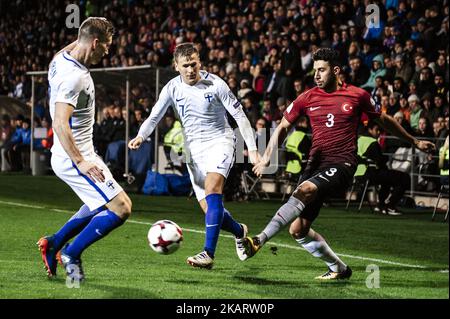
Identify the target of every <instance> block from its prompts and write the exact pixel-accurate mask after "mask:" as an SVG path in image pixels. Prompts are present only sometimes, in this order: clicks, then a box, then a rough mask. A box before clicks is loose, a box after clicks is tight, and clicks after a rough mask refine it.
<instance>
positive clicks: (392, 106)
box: [387, 92, 400, 116]
mask: <svg viewBox="0 0 450 319" xmlns="http://www.w3.org/2000/svg"><path fill="white" fill-rule="evenodd" d="M399 97H400V94H399V93H397V92H394V93H392V94H391V95H389V102H388V108H387V114H389V115H390V116H394V114H395V113H397V112H398V111H400V103H399Z"/></svg>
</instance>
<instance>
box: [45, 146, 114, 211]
mask: <svg viewBox="0 0 450 319" xmlns="http://www.w3.org/2000/svg"><path fill="white" fill-rule="evenodd" d="M86 160H88V161H90V162H94V163H95V164H97V165H98V166H99V167H100V168H101V169H102V170H103V174H104V175H105V181H104V182H103V183H100V182H93V181H92V180H90V179H89V178H88V177H87V176H86V175H82V174H81V172H80V171H79V170H78V168H77V166H76V165H75V164H74V163H73V162H72V160H71V159H70V158H68V157H65V156H59V155H55V154H52V159H51V164H52V169H53V171H54V172H55V174H56V176H58V177H59V178H60V179H62V180H63V181H64V182H65V183H66V184H67V185H69V186H70V187H71V188H72V189H73V191H74V192H75V193H76V194H77V195H78V197H80V199H81V200H82V201H83V203H85V204H86V205H87V206H88V207H89V209H90V210H91V211H93V210H95V209H97V208H100V207H102V206H103V205H105V204H107V203H109V202H110V201H111V200H112V199H113V198H114V197H116V196H117V195H118V194H119V193H120V192H121V191H122V190H123V189H122V187H121V186H120V185H119V184H118V183H117V182H116V181H115V180H114V178H113V176H112V174H111V172H110V171H109V168H108V167H107V166H106V165H105V163H103V161H102V159H101V158H100V157H98V156H97V155H95V156H94V157H92V158H86Z"/></svg>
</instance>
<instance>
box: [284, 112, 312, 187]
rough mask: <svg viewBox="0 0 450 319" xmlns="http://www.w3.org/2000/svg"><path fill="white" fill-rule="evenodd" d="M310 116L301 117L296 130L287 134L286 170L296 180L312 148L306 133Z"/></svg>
mask: <svg viewBox="0 0 450 319" xmlns="http://www.w3.org/2000/svg"><path fill="white" fill-rule="evenodd" d="M308 127H309V123H308V118H307V117H305V116H303V117H301V118H300V119H299V120H298V122H297V125H296V126H295V128H294V130H293V131H292V132H291V133H290V134H289V135H288V136H287V138H286V142H285V147H286V169H285V172H286V173H288V174H290V175H291V177H292V178H293V179H295V180H297V179H298V176H299V174H300V173H301V171H302V168H303V166H304V163H306V160H307V159H308V154H309V150H310V148H311V139H310V138H309V137H308V136H307V135H306V134H307V133H308Z"/></svg>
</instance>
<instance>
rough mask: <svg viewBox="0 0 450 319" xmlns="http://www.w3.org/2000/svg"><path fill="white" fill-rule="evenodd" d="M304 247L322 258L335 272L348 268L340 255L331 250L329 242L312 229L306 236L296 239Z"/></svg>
mask: <svg viewBox="0 0 450 319" xmlns="http://www.w3.org/2000/svg"><path fill="white" fill-rule="evenodd" d="M295 241H296V242H297V243H299V244H300V245H301V246H302V247H303V248H305V249H306V250H307V251H308V252H309V253H310V254H311V255H313V256H314V257H318V258H320V259H322V260H323V261H324V262H325V263H326V264H327V266H328V267H329V268H330V269H331V270H332V271H334V272H343V271H344V270H345V269H347V265H346V264H344V263H343V262H342V260H340V259H339V257H338V256H336V254H335V253H334V252H333V250H331V248H330V246H328V244H327V242H326V241H325V240H324V239H323V238H322V236H320V235H319V234H317V233H316V232H315V231H313V230H312V229H310V230H309V233H308V235H307V236H306V237H304V238H299V239H296V240H295Z"/></svg>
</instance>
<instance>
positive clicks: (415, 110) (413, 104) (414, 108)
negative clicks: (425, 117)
mask: <svg viewBox="0 0 450 319" xmlns="http://www.w3.org/2000/svg"><path fill="white" fill-rule="evenodd" d="M408 104H409V110H410V118H409V123H410V124H411V128H412V129H413V130H417V128H418V126H419V118H420V116H421V114H422V111H423V110H422V108H421V107H420V100H419V97H418V96H417V95H415V94H413V95H410V96H409V97H408Z"/></svg>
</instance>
